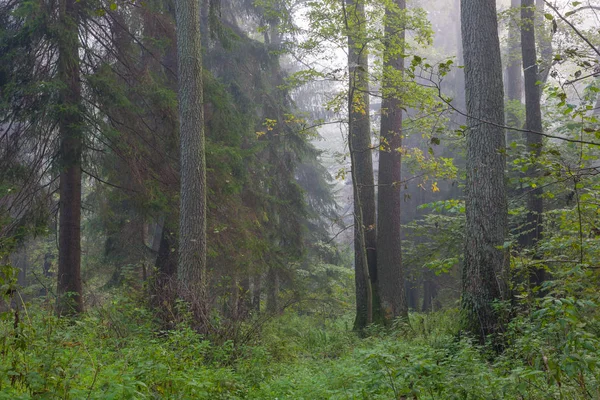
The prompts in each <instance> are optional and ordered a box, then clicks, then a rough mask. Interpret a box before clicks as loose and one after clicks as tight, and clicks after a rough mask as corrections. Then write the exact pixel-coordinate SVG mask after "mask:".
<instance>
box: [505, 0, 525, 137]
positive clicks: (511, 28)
mask: <svg viewBox="0 0 600 400" xmlns="http://www.w3.org/2000/svg"><path fill="white" fill-rule="evenodd" d="M510 7H511V14H510V16H511V19H510V21H509V25H508V62H507V66H506V82H505V86H506V98H507V99H508V100H509V101H511V102H513V103H516V102H518V103H519V104H521V99H522V97H523V74H522V71H523V69H522V68H521V65H522V64H521V51H520V36H519V31H520V28H519V25H520V20H521V18H520V12H519V9H520V8H521V0H511V4H510ZM510 106H511V107H510V108H509V110H508V113H507V115H506V117H507V121H506V123H507V124H508V126H511V127H517V126H520V125H521V124H520V123H519V115H518V113H516V112H514V111H513V108H512V107H516V104H511V105H510ZM519 138H520V134H518V133H515V132H514V131H508V132H507V141H508V142H509V143H510V142H513V141H517V140H518V139H519Z"/></svg>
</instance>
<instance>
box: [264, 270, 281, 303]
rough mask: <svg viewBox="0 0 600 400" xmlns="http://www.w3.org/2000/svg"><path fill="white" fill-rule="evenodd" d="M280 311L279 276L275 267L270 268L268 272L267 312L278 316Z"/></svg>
mask: <svg viewBox="0 0 600 400" xmlns="http://www.w3.org/2000/svg"><path fill="white" fill-rule="evenodd" d="M279 310H280V307H279V274H278V273H277V269H276V268H275V267H269V271H268V272H267V312H268V313H270V314H277V313H278V312H279Z"/></svg>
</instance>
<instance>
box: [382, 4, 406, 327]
mask: <svg viewBox="0 0 600 400" xmlns="http://www.w3.org/2000/svg"><path fill="white" fill-rule="evenodd" d="M395 4H396V6H397V10H389V9H388V10H386V16H387V18H388V22H387V23H386V27H385V35H386V43H385V45H386V48H385V51H384V54H383V59H384V78H383V88H382V93H383V101H382V104H381V133H380V136H381V139H380V142H381V144H380V147H379V148H380V150H379V175H378V186H377V187H378V196H377V210H378V215H377V245H378V247H377V278H378V279H377V284H378V286H379V296H380V299H381V309H382V314H383V315H382V317H383V320H384V321H385V323H386V324H389V323H391V322H392V320H393V319H394V318H397V317H408V306H407V304H406V293H405V291H404V269H403V267H402V237H401V225H400V211H401V208H402V198H401V194H400V188H401V184H400V182H401V180H402V178H401V170H402V158H401V153H400V148H401V147H402V109H401V108H400V106H401V102H400V100H399V98H398V94H397V92H396V93H394V82H397V78H398V76H399V74H401V73H402V71H403V70H404V59H403V58H402V57H401V54H402V53H403V52H402V51H400V50H399V49H398V47H401V48H403V47H404V46H403V45H404V43H403V42H404V36H405V34H404V30H401V31H400V32H399V33H397V32H396V30H397V29H398V27H394V26H391V22H390V20H392V21H393V20H394V19H397V15H398V13H402V12H404V10H405V9H406V1H405V0H396V3H395Z"/></svg>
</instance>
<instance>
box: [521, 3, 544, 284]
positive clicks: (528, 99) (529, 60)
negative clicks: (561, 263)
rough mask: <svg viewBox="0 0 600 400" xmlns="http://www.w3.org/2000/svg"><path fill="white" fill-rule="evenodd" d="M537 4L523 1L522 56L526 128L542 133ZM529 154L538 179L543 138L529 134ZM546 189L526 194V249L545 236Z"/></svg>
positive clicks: (540, 276) (537, 279)
mask: <svg viewBox="0 0 600 400" xmlns="http://www.w3.org/2000/svg"><path fill="white" fill-rule="evenodd" d="M534 18H535V5H534V0H523V7H522V9H521V19H522V26H521V48H522V54H523V72H524V76H525V112H526V118H525V129H526V130H528V131H535V132H542V129H543V127H542V111H541V107H540V101H541V96H540V94H541V90H540V89H541V86H540V85H538V84H537V82H538V79H539V75H538V65H537V51H536V43H535V24H534ZM527 151H528V152H529V156H530V157H531V158H532V159H533V160H534V162H533V165H532V166H531V167H529V170H528V171H527V177H528V178H530V179H532V180H535V178H537V177H539V166H538V164H537V162H536V160H537V159H538V157H539V156H540V154H541V151H542V136H541V135H536V134H534V133H527ZM542 195H543V189H542V188H541V186H538V187H537V188H535V189H529V190H528V192H527V221H526V224H525V226H524V230H523V232H522V234H521V237H520V241H521V244H522V245H523V246H525V247H533V246H535V244H536V243H537V242H538V240H539V239H541V237H542V228H543V226H542V213H543V211H544V203H543V199H542ZM531 280H532V283H533V284H534V285H539V284H541V283H542V281H543V280H544V270H543V269H536V270H535V271H534V273H533V276H532V279H531Z"/></svg>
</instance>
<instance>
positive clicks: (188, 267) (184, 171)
mask: <svg viewBox="0 0 600 400" xmlns="http://www.w3.org/2000/svg"><path fill="white" fill-rule="evenodd" d="M175 15H176V21H177V58H178V78H179V82H178V83H179V88H178V99H179V135H180V150H181V152H180V153H181V154H180V157H181V160H180V167H181V192H180V197H181V200H180V201H181V203H180V210H181V211H180V219H179V263H178V271H177V276H178V280H179V283H180V287H181V290H182V291H183V292H185V293H187V294H188V295H190V296H192V297H194V303H195V304H196V305H198V306H200V307H205V306H206V296H205V290H204V286H205V285H206V282H205V279H206V159H205V153H204V115H203V105H202V102H203V99H202V54H201V41H200V2H199V1H198V0H177V1H176V8H175Z"/></svg>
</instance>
